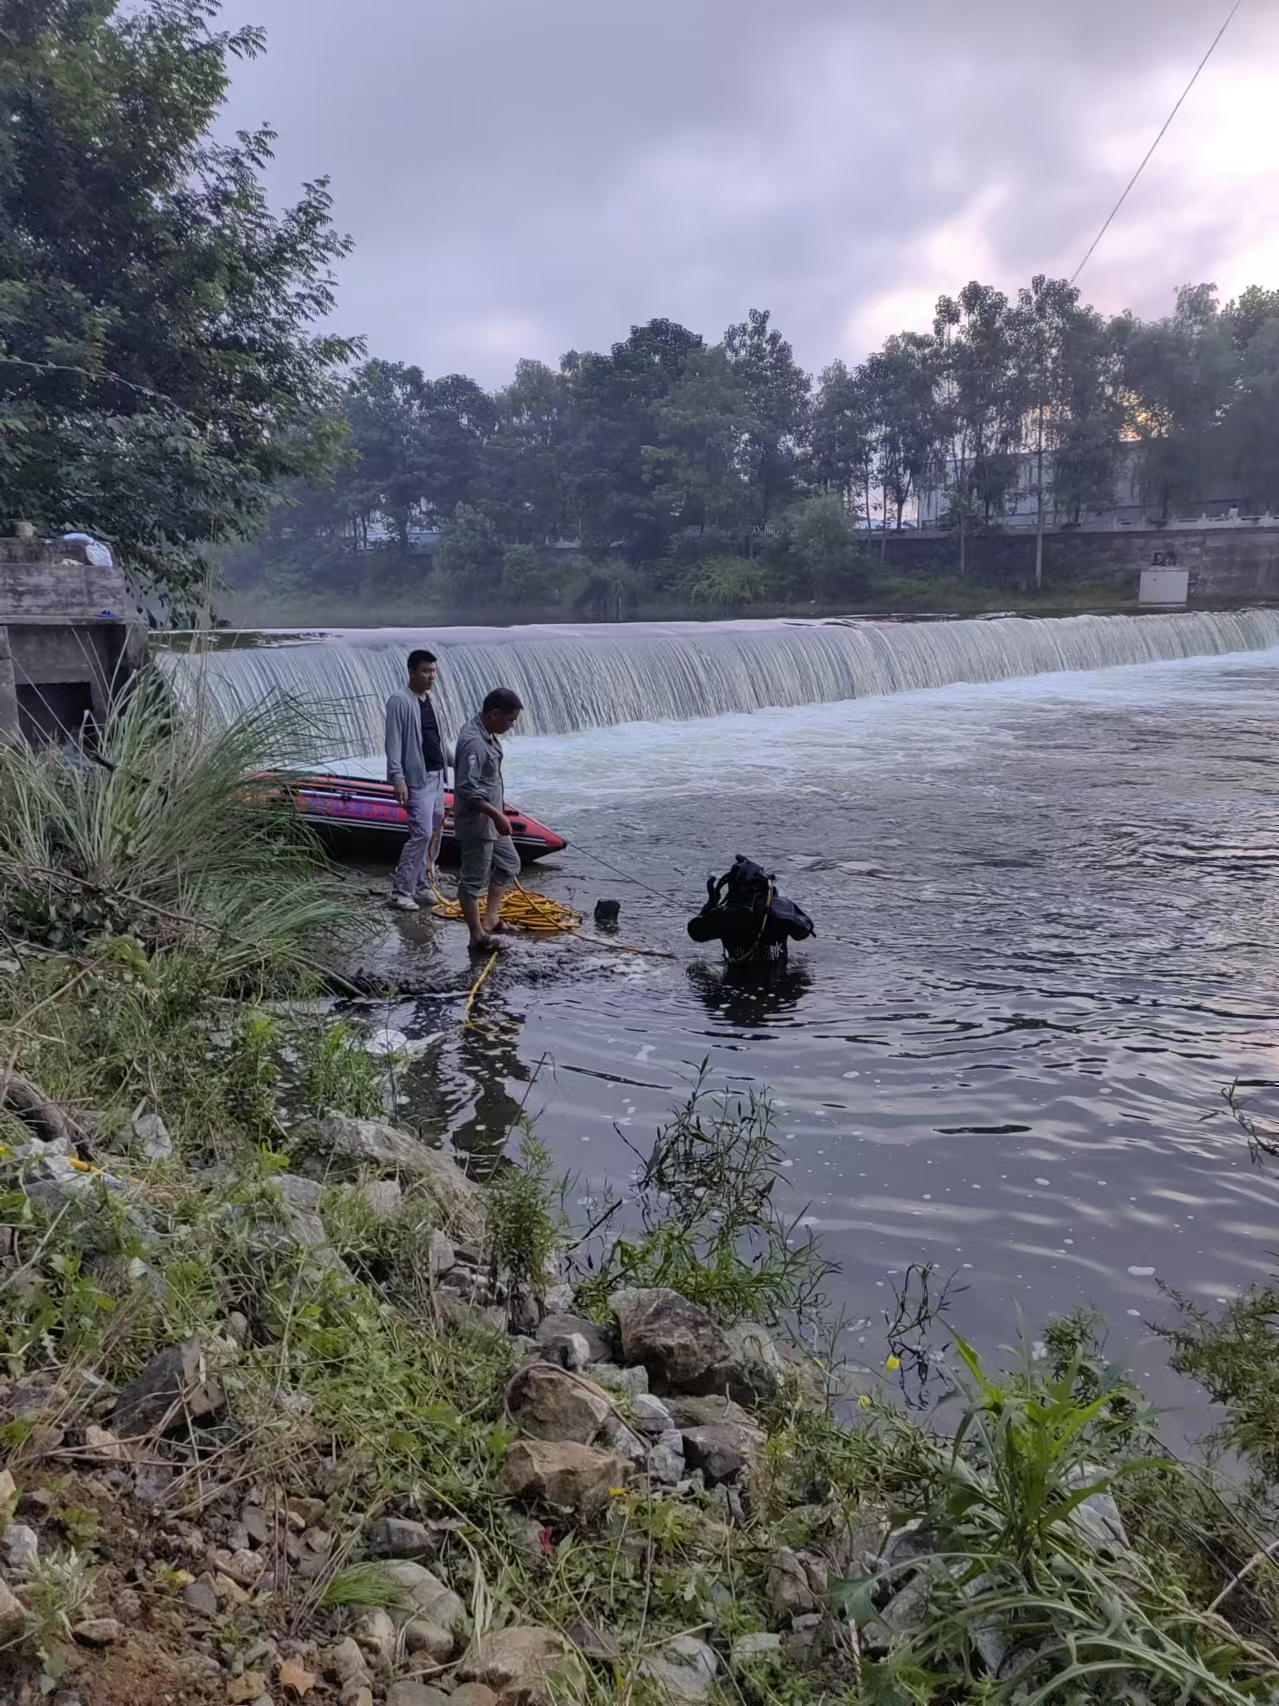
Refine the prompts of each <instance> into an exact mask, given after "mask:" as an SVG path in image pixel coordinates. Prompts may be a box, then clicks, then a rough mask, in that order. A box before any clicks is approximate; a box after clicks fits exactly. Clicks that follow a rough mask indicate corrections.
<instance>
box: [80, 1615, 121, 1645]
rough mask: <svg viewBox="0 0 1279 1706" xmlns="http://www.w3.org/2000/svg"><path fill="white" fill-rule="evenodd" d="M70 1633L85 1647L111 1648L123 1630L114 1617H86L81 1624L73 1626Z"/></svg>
mask: <svg viewBox="0 0 1279 1706" xmlns="http://www.w3.org/2000/svg"><path fill="white" fill-rule="evenodd" d="M71 1633H72V1634H73V1635H74V1636H75V1638H76V1640H77V1641H80V1642H82V1643H83V1644H84V1645H85V1646H86V1647H113V1646H114V1645H115V1643H116V1642H117V1641H118V1640H120V1639H121V1637H122V1636H123V1634H124V1630H123V1629H122V1628H121V1627H120V1625H119V1623H117V1622H116V1620H115V1618H114V1617H86V1618H85V1620H84V1622H83V1623H77V1624H76V1625H75V1627H74V1628H73V1629H72V1631H71Z"/></svg>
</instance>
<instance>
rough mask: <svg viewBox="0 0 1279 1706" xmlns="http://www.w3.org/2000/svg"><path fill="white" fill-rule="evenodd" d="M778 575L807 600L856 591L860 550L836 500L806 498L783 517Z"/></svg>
mask: <svg viewBox="0 0 1279 1706" xmlns="http://www.w3.org/2000/svg"><path fill="white" fill-rule="evenodd" d="M777 558H778V562H779V570H780V573H781V574H783V575H785V576H786V577H787V579H788V580H789V581H790V583H791V585H792V587H793V588H795V589H796V590H798V591H800V592H802V593H807V594H808V596H809V597H810V598H832V597H838V596H839V595H841V594H844V593H850V592H853V591H855V590H856V589H857V587H858V585H859V583H860V581H861V579H862V575H861V551H860V548H859V546H858V542H857V540H856V538H855V537H854V535H853V531H852V529H851V528H850V527H849V525H848V517H847V515H846V513H845V511H844V505H843V503H842V501H841V500H840V499H839V498H836V497H822V498H806V499H805V500H804V501H803V502H802V503H799V504H796V505H795V507H794V508H793V509H792V510H791V511H790V513H789V515H788V516H787V518H786V533H785V535H784V537H783V539H782V541H781V549H780V551H778V552H777Z"/></svg>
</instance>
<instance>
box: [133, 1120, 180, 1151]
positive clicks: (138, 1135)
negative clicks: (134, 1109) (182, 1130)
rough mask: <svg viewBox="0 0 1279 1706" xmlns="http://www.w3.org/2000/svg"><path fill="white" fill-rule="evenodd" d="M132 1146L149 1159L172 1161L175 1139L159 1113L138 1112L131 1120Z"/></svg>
mask: <svg viewBox="0 0 1279 1706" xmlns="http://www.w3.org/2000/svg"><path fill="white" fill-rule="evenodd" d="M129 1142H130V1146H131V1147H132V1148H134V1149H136V1150H137V1151H138V1153H139V1155H143V1156H145V1157H146V1159H147V1160H148V1161H172V1159H173V1139H172V1138H171V1137H170V1136H169V1128H168V1126H166V1125H165V1123H164V1121H163V1120H162V1119H161V1118H160V1116H159V1114H138V1115H137V1117H136V1118H135V1119H132V1120H130V1122H129Z"/></svg>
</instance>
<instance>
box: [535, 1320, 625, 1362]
mask: <svg viewBox="0 0 1279 1706" xmlns="http://www.w3.org/2000/svg"><path fill="white" fill-rule="evenodd" d="M574 1337H576V1338H580V1339H585V1340H586V1346H587V1351H588V1353H589V1360H590V1361H591V1362H609V1361H611V1359H612V1356H613V1335H612V1333H610V1332H609V1331H608V1330H607V1329H605V1328H603V1327H601V1326H600V1325H599V1323H598V1322H596V1321H588V1320H587V1318H586V1316H585V1315H568V1314H549V1315H544V1316H543V1317H542V1320H541V1322H540V1324H539V1326H538V1329H537V1333H536V1338H537V1342H538V1344H539V1345H542V1346H546V1345H551V1344H555V1343H557V1342H558V1341H560V1340H563V1339H570V1338H574Z"/></svg>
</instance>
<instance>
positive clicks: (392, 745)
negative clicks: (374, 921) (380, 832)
mask: <svg viewBox="0 0 1279 1706" xmlns="http://www.w3.org/2000/svg"><path fill="white" fill-rule="evenodd" d="M435 676H436V667H435V654H434V653H433V652H427V651H416V652H410V653H409V683H408V687H407V689H406V690H405V691H404V692H401V693H392V695H391V697H390V698H389V699H388V700H387V702H386V779H387V781H388V782H390V783H391V784H392V786H393V787H394V789H395V797H396V799H397V800H398V801H399V802H400V804H401V805H402V806H404V807H405V808H406V809H407V811H408V814H409V838H408V841H407V842H406V843H405V846H404V851H403V853H402V854H401V855H400V862H399V864H398V865H397V866H396V867H395V875H394V876H393V877H392V878H391V905H392V906H394V907H397V908H398V909H399V910H400V911H401V912H416V911H417V910H418V904H417V896H418V892H419V889H420V887H421V885H422V883H423V880H424V878H425V877H426V876H427V875H429V873H430V871H431V869H432V868H433V866H434V863H435V854H436V849H437V846H438V843H439V839H440V831H441V830H442V829H443V827H444V771H445V767H446V765H447V763H448V752H447V748H446V746H445V742H444V734H443V731H442V729H441V728H440V723H439V719H438V717H437V716H436V714H435V706H434V704H433V703H432V701H431V689H432V687H434V686H435Z"/></svg>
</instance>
